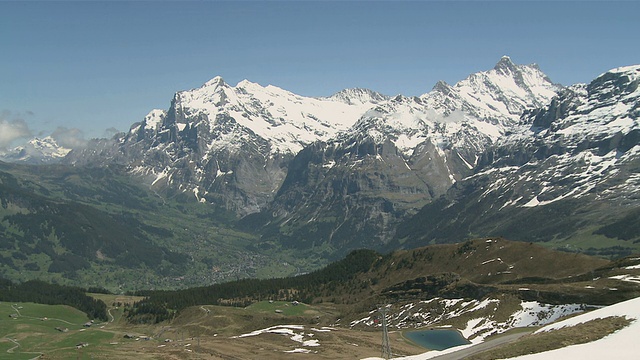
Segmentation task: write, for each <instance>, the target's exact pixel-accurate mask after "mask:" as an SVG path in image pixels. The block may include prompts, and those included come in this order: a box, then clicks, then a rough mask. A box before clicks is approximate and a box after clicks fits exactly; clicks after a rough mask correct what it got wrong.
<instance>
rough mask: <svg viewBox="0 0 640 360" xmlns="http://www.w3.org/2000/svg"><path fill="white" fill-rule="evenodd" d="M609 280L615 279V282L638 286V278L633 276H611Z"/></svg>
mask: <svg viewBox="0 0 640 360" xmlns="http://www.w3.org/2000/svg"><path fill="white" fill-rule="evenodd" d="M609 279H615V280H621V281H627V282H632V283H636V284H640V276H634V275H617V276H611V277H609Z"/></svg>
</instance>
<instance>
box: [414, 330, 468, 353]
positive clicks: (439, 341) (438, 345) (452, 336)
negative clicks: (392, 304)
mask: <svg viewBox="0 0 640 360" xmlns="http://www.w3.org/2000/svg"><path fill="white" fill-rule="evenodd" d="M404 336H405V337H406V338H407V339H409V340H411V341H413V342H414V343H416V344H418V345H420V346H422V347H424V348H427V349H430V350H444V349H448V348H450V347H454V346H458V345H465V344H470V343H471V342H470V341H469V340H467V339H465V338H464V337H463V336H462V335H461V334H460V332H458V330H452V329H438V330H418V331H407V332H405V333H404Z"/></svg>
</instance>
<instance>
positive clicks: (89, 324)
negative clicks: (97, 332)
mask: <svg viewBox="0 0 640 360" xmlns="http://www.w3.org/2000/svg"><path fill="white" fill-rule="evenodd" d="M91 325H92V323H91V321H89V322H86V323H84V325H82V326H84V327H91Z"/></svg>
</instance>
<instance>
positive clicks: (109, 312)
mask: <svg viewBox="0 0 640 360" xmlns="http://www.w3.org/2000/svg"><path fill="white" fill-rule="evenodd" d="M107 314H109V316H111V320H109V323H112V322H113V320H115V319H116V318H115V317H114V316H113V314H111V309H107Z"/></svg>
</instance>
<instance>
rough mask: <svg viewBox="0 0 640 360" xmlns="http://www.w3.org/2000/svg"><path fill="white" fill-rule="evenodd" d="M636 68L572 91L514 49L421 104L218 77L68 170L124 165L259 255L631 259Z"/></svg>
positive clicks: (77, 157)
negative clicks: (215, 219)
mask: <svg viewBox="0 0 640 360" xmlns="http://www.w3.org/2000/svg"><path fill="white" fill-rule="evenodd" d="M639 77H640V65H636V66H627V67H621V68H617V69H613V70H610V71H608V72H606V73H603V74H602V75H600V76H598V77H597V78H596V79H594V80H593V81H592V82H590V83H589V84H576V85H571V86H568V87H565V86H562V85H560V84H556V83H553V82H552V81H551V80H550V79H549V78H548V77H547V76H546V75H545V74H544V73H543V72H542V71H541V70H540V68H539V67H538V66H537V65H535V64H532V65H516V64H514V63H513V62H512V61H511V59H510V58H509V57H506V56H505V57H502V58H501V59H500V60H499V62H498V63H497V64H496V65H495V67H494V68H493V69H490V70H488V71H483V72H478V73H475V74H471V75H469V77H467V78H466V79H464V80H462V81H460V82H458V83H456V84H455V85H449V84H447V83H445V82H442V81H441V82H438V83H437V84H436V85H435V86H434V87H433V89H432V90H431V91H429V92H427V93H425V94H423V95H421V96H415V97H407V96H402V95H397V96H386V95H382V94H379V93H376V92H374V91H371V90H367V89H347V90H343V91H341V92H338V93H336V94H334V95H332V96H329V97H321V98H312V97H304V96H299V95H296V94H293V93H291V92H288V91H286V90H283V89H280V88H278V87H275V86H271V85H269V86H266V87H264V86H261V85H259V84H256V83H252V82H249V81H247V80H244V81H241V82H240V83H238V84H236V85H235V86H232V85H229V84H227V83H226V82H225V81H224V80H223V79H222V78H221V77H215V78H213V79H212V80H210V81H208V82H206V83H205V84H204V85H203V86H202V87H199V88H196V89H192V90H187V91H180V92H177V93H176V94H175V96H174V97H173V99H172V100H171V104H170V106H169V108H168V109H167V110H152V111H150V112H149V114H148V115H147V116H146V117H145V118H144V119H143V120H142V121H140V122H137V123H134V124H133V125H132V126H131V128H130V130H129V131H128V132H125V133H120V134H117V135H116V136H114V137H113V138H111V139H94V140H91V141H90V142H89V144H88V145H87V146H86V147H83V148H81V149H74V150H72V151H70V152H68V154H66V155H65V156H64V157H62V158H61V160H59V161H58V163H60V164H62V165H59V166H71V167H75V168H77V169H79V168H114V167H118V168H121V169H123V170H124V172H125V173H126V174H128V176H131V177H132V179H134V182H136V183H137V184H142V185H144V187H146V188H148V189H149V191H150V193H152V194H154V195H155V196H158V197H159V199H162V201H177V202H181V203H196V202H197V203H203V204H208V206H210V207H211V208H215V209H220V211H221V212H224V213H225V214H231V215H232V217H233V218H234V219H233V220H232V221H231V222H230V224H231V225H229V226H232V227H233V228H234V229H236V230H237V231H242V232H246V233H250V234H252V236H255V239H254V240H252V241H251V245H250V248H251V249H252V250H253V251H257V252H264V251H277V250H278V249H292V251H295V252H296V253H297V254H300V256H308V255H311V254H313V255H314V256H320V257H321V258H323V259H336V258H339V257H341V256H344V255H345V254H347V253H348V252H349V251H351V250H352V249H357V248H373V249H378V250H389V251H390V250H395V249H399V248H413V247H419V246H423V245H426V244H429V243H443V242H460V241H464V240H466V239H469V238H474V237H483V236H504V237H506V238H510V239H514V240H521V241H536V242H546V243H548V244H549V245H550V246H552V247H558V248H564V249H566V250H569V251H583V252H584V251H586V252H590V253H594V254H600V255H607V256H620V255H626V254H628V253H631V252H634V251H637V250H638V249H640V245H638V243H639V242H640V226H639V225H637V224H640V221H639V220H640V210H638V209H640V207H639V206H638V205H639V201H640V199H639V197H638V187H639V186H640V177H639V176H638V173H639V171H638V169H639V165H640V164H639V161H640V160H639V156H638V154H639V153H640V146H639V140H640V130H639V126H638V125H639V124H638V115H639V114H640V105H639V101H638V98H639V97H640V89H638V85H639V83H640V80H639ZM50 153H51V154H57V153H56V152H53V151H52V152H50ZM50 158H51V157H48V159H50ZM4 159H7V157H6V156H5V157H4ZM16 159H17V158H15V157H14V160H16ZM206 221H212V219H207V220H206ZM176 240H177V241H183V242H186V241H189V240H188V239H176ZM165 250H166V249H165ZM165 250H163V253H165V254H169V253H170V252H169V250H166V251H165ZM114 257H117V254H114Z"/></svg>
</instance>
